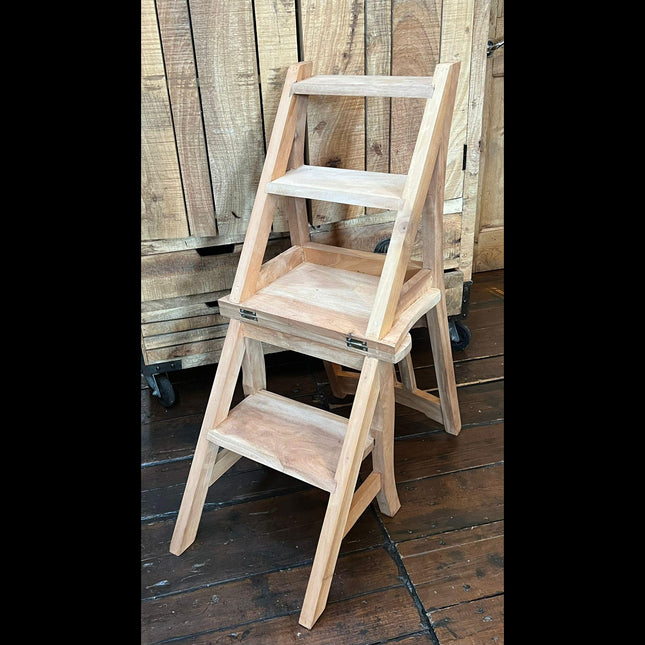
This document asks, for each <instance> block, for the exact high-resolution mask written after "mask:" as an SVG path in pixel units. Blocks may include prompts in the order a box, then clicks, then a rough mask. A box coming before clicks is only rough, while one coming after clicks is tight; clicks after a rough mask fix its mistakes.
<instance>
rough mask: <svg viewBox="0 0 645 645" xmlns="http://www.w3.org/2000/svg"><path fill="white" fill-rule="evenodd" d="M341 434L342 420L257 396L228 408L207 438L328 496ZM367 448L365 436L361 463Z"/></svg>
mask: <svg viewBox="0 0 645 645" xmlns="http://www.w3.org/2000/svg"><path fill="white" fill-rule="evenodd" d="M346 428H347V419H345V418H344V417H339V416H338V415H336V414H332V413H331V412H326V411H325V410H319V409H318V408H314V407H312V406H310V405H305V404H303V403H298V402H297V401H293V400H291V399H287V398H286V397H283V396H280V395H278V394H273V393H272V392H268V391H266V390H260V391H259V392H256V393H255V394H253V395H251V396H248V397H246V398H245V399H244V400H243V401H242V402H241V403H239V404H238V405H237V406H236V407H234V408H233V409H232V410H231V411H230V413H229V415H228V417H227V418H226V419H225V420H224V421H222V422H221V423H220V424H218V425H217V426H216V427H215V428H213V429H212V430H211V431H210V432H209V433H208V438H209V440H210V441H212V442H213V443H215V444H217V445H220V446H224V447H225V448H228V449H229V450H232V451H233V452H236V453H238V454H240V455H243V456H244V457H248V458H249V459H252V460H253V461H257V462H258V463H261V464H264V465H265V466H269V467H270V468H273V469H274V470H279V471H280V472H283V473H286V474H287V475H291V476H292V477H296V478H297V479H300V480H302V481H305V482H307V483H308V484H312V485H313V486H317V487H318V488H322V489H323V490H326V491H328V492H330V493H331V492H333V491H334V490H336V485H337V482H336V465H337V463H338V459H339V456H340V454H341V449H342V446H343V440H344V439H345V430H346ZM373 443H374V442H373V439H372V437H370V436H369V435H367V434H366V435H365V436H364V437H363V441H362V443H361V444H360V449H359V452H358V455H359V457H360V458H361V459H362V458H363V457H364V456H366V455H367V454H369V452H370V451H371V450H372V446H373Z"/></svg>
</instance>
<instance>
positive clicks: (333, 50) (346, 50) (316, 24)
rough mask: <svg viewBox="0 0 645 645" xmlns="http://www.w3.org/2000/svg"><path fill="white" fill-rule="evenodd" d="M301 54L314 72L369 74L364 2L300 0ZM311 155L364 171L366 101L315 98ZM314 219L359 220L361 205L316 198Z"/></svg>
mask: <svg viewBox="0 0 645 645" xmlns="http://www.w3.org/2000/svg"><path fill="white" fill-rule="evenodd" d="M299 7H300V14H299V15H300V27H301V28H300V38H301V46H300V52H301V55H302V58H303V60H310V61H312V63H313V68H312V72H311V74H312V75H315V74H342V75H347V74H349V75H357V74H364V73H365V56H366V52H365V47H364V42H365V16H366V13H369V10H368V9H367V8H366V6H365V3H364V2H356V0H325V2H320V1H319V0H299ZM307 154H308V161H307V163H309V164H310V165H312V166H326V167H336V168H349V169H353V170H365V99H364V98H362V97H360V96H311V97H309V109H308V113H307ZM309 207H310V215H311V223H312V224H313V226H320V225H321V224H324V223H326V222H335V221H338V220H342V219H351V218H357V217H360V216H362V215H363V214H364V212H365V209H364V208H363V207H362V206H356V205H352V204H340V203H337V202H321V201H312V202H311V203H310V205H309Z"/></svg>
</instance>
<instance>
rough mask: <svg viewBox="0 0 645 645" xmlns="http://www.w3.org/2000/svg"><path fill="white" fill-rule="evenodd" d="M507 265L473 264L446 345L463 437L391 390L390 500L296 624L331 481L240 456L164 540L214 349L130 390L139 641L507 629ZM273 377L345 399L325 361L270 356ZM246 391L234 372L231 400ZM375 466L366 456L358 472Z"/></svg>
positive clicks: (441, 639) (458, 638) (323, 403)
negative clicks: (461, 331)
mask: <svg viewBox="0 0 645 645" xmlns="http://www.w3.org/2000/svg"><path fill="white" fill-rule="evenodd" d="M503 312H504V272H503V271H489V272H485V273H478V274H475V275H474V277H473V286H472V291H471V299H470V312H469V314H468V318H467V319H466V321H465V322H466V324H467V325H468V327H469V328H470V330H471V332H472V339H471V341H470V344H469V345H468V347H467V348H466V349H465V350H462V351H455V352H454V355H453V358H454V361H455V371H456V377H457V383H458V393H459V403H460V409H461V417H462V423H463V429H462V431H461V433H460V434H459V436H458V437H454V436H451V435H448V434H446V433H445V432H443V430H442V429H441V426H439V425H438V424H436V423H435V422H433V421H430V420H428V419H427V418H426V417H425V416H423V415H422V414H420V413H418V412H415V411H413V410H411V409H410V408H406V407H403V406H399V405H397V408H396V429H395V436H396V440H395V468H396V477H397V485H398V492H399V497H400V500H401V509H400V511H399V512H398V513H397V514H396V516H395V517H393V518H389V517H386V516H383V515H381V514H380V512H379V511H378V508H377V506H376V504H375V503H374V504H372V505H371V506H370V507H369V508H368V509H367V510H366V511H365V513H364V514H363V515H362V516H361V518H360V519H359V520H358V521H357V523H356V524H355V526H354V527H353V528H352V529H351V530H350V532H349V533H348V534H347V536H346V537H345V539H344V540H343V543H342V546H341V555H340V557H339V559H338V563H337V566H336V570H335V573H334V579H333V582H332V585H331V591H330V594H329V601H328V604H327V608H326V609H325V611H324V612H323V614H322V616H321V618H320V619H319V620H318V622H317V623H316V624H315V625H314V628H313V629H312V630H311V631H308V630H307V629H305V628H304V627H302V626H300V625H299V624H298V615H299V613H300V608H301V603H302V599H303V597H304V593H305V588H306V584H307V580H308V577H309V573H310V571H311V563H312V559H313V556H314V552H315V548H316V542H317V538H318V535H319V532H320V528H321V526H322V520H323V515H324V512H325V507H326V502H327V498H328V495H327V493H325V492H323V491H321V490H318V489H316V488H313V487H312V486H309V485H307V484H304V483H302V482H300V481H298V480H295V479H293V478H291V477H289V476H286V475H283V474H281V473H279V472H276V471H273V470H271V469H269V468H266V467H264V466H261V465H259V464H256V463H254V462H251V461H249V460H248V459H245V458H243V459H241V460H240V461H239V462H238V463H237V464H236V465H235V466H234V467H233V468H232V469H231V470H229V471H228V472H227V473H226V474H225V475H224V476H223V477H222V478H221V479H220V480H218V481H217V482H216V483H215V484H214V485H213V486H212V487H211V488H210V489H209V493H208V497H207V500H206V506H205V509H204V513H203V516H202V521H201V524H200V528H199V532H198V534H197V539H196V541H195V542H194V543H193V545H192V546H191V547H189V548H188V549H187V550H186V551H185V552H184V553H183V554H182V555H181V556H179V557H177V556H174V555H172V554H170V552H169V551H168V547H169V544H170V537H171V534H172V530H173V527H174V522H175V518H176V515H177V511H178V508H179V504H180V502H181V496H182V492H183V489H184V483H185V481H186V477H187V476H188V470H189V468H190V462H191V457H192V452H193V449H194V446H195V442H196V440H197V435H198V433H199V428H200V423H201V420H202V416H203V412H204V408H205V406H206V401H207V397H208V394H209V391H210V386H211V383H212V379H213V375H214V373H215V367H216V366H214V365H210V366H204V367H199V368H192V369H188V370H183V371H181V372H176V373H173V374H171V375H170V376H171V380H172V382H173V385H174V388H175V391H176V394H177V403H176V404H175V405H174V406H173V407H171V408H168V409H166V408H164V407H163V406H161V405H160V403H159V401H158V399H156V398H155V397H152V396H150V391H149V390H148V389H147V387H144V386H142V390H141V413H142V416H141V462H142V463H141V466H142V468H141V542H142V556H141V593H142V596H141V597H142V602H141V642H142V643H143V644H151V643H166V642H181V643H187V642H189V643H200V644H207V643H209V644H210V643H236V642H242V641H243V642H244V643H245V644H247V645H248V644H259V645H273V644H282V643H301V642H303V643H304V642H307V643H334V644H335V645H350V644H352V645H366V644H368V643H401V644H403V645H420V644H421V643H434V644H435V645H437V644H439V645H448V644H451V645H455V644H471V645H475V644H476V645H479V644H483V643H497V644H498V645H501V644H502V643H503V642H504V489H503V477H504V452H503V451H504V434H503V423H504V395H503V390H504V322H503ZM412 335H413V341H414V342H413V350H412V358H413V362H414V365H415V373H416V378H417V384H418V386H419V387H421V388H423V389H426V390H428V391H430V392H432V391H433V390H434V391H436V380H435V376H434V369H433V367H432V354H431V351H430V343H429V341H428V338H427V331H426V330H425V329H422V328H420V329H414V330H412ZM267 381H268V383H267V386H268V389H269V390H272V391H274V392H278V393H280V394H283V395H284V396H289V397H292V398H295V399H298V400H300V401H303V402H306V403H309V404H312V405H317V406H319V407H328V408H329V409H331V410H333V411H334V412H337V413H339V414H343V415H344V416H348V415H349V409H350V406H351V397H348V398H347V399H346V400H338V399H335V398H334V397H333V395H332V394H331V390H330V388H329V384H328V382H327V377H326V373H325V370H324V368H323V365H322V363H321V362H320V361H319V360H317V359H313V358H307V357H303V356H302V355H298V354H293V353H291V352H283V353H280V354H272V355H268V356H267ZM241 398H242V389H241V384H240V383H239V382H238V388H237V391H236V395H235V400H234V402H235V401H237V400H240V399H241ZM369 467H370V458H367V459H366V461H365V463H364V464H363V469H362V471H361V472H362V474H363V475H365V474H367V472H368V468H369Z"/></svg>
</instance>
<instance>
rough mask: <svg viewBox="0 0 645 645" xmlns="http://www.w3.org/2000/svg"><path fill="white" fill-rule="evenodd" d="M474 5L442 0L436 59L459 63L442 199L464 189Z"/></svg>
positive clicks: (464, 0) (470, 1)
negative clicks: (439, 37)
mask: <svg viewBox="0 0 645 645" xmlns="http://www.w3.org/2000/svg"><path fill="white" fill-rule="evenodd" d="M474 4H475V1H474V0H443V10H442V17H441V50H440V60H441V62H442V63H454V62H456V61H460V62H461V68H460V71H459V84H458V85H457V96H456V97H455V110H454V113H453V119H452V128H451V130H450V142H449V143H448V161H447V164H446V192H445V199H453V198H455V197H461V196H462V195H463V189H464V171H463V161H464V145H465V144H466V126H467V122H468V93H469V83H470V56H471V48H472V29H473V15H474V11H473V10H474Z"/></svg>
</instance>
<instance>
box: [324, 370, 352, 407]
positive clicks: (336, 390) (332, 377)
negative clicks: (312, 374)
mask: <svg viewBox="0 0 645 645" xmlns="http://www.w3.org/2000/svg"><path fill="white" fill-rule="evenodd" d="M323 365H324V366H325V372H327V379H328V380H329V387H330V388H331V393H332V394H333V395H334V396H335V397H336V398H337V399H342V398H344V397H345V396H347V392H345V390H343V386H342V384H341V383H340V379H339V378H338V375H337V373H336V368H337V367H338V366H337V365H336V363H330V362H329V361H323Z"/></svg>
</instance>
